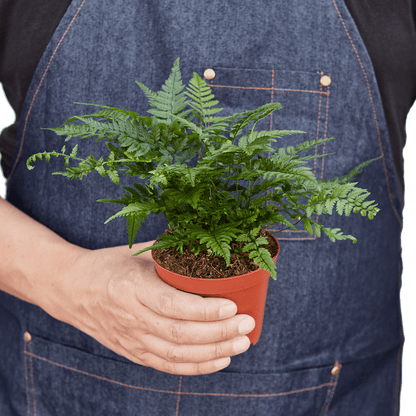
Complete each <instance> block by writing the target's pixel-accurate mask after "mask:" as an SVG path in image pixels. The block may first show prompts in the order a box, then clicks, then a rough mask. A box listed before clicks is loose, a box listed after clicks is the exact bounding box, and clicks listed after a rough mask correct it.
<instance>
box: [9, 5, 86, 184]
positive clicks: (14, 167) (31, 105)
mask: <svg viewBox="0 0 416 416" xmlns="http://www.w3.org/2000/svg"><path fill="white" fill-rule="evenodd" d="M84 3H85V0H84V1H83V2H82V4H81V6H79V9H78V10H77V12H76V13H75V15H74V17H73V18H72V20H71V23H70V24H69V26H68V27H67V28H66V30H65V33H64V34H63V35H62V37H61V39H60V40H59V42H58V45H57V46H56V48H55V50H54V51H53V53H52V56H51V58H50V59H49V62H48V65H47V67H46V69H45V71H44V73H43V75H42V79H41V80H40V82H39V85H38V87H37V89H36V91H35V94H34V95H33V98H32V101H31V103H30V106H29V110H28V112H27V114H26V119H25V125H24V128H23V133H22V139H21V142H20V148H19V153H18V154H17V158H16V161H15V162H14V165H13V168H12V170H11V172H10V175H9V177H8V178H7V181H9V180H10V178H11V177H12V175H13V173H14V171H15V169H16V167H17V164H18V163H19V160H20V156H21V155H22V150H23V144H24V140H25V135H26V127H27V123H28V120H29V115H30V113H31V111H32V107H33V103H34V101H35V98H36V96H37V95H38V92H39V89H40V87H41V85H42V83H43V80H44V79H45V76H46V73H47V72H48V70H49V67H50V65H51V63H52V60H53V58H54V57H55V54H56V52H57V50H58V48H59V46H60V45H61V42H62V41H63V39H64V37H65V36H66V34H67V32H68V30H69V28H70V27H71V26H72V23H73V22H74V20H75V18H76V17H77V16H78V13H79V11H80V10H81V8H82V6H84Z"/></svg>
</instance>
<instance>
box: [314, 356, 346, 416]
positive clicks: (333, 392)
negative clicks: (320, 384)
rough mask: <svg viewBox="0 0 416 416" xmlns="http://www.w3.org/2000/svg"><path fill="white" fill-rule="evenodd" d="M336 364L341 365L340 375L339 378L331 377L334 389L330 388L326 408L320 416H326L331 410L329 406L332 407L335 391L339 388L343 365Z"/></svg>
mask: <svg viewBox="0 0 416 416" xmlns="http://www.w3.org/2000/svg"><path fill="white" fill-rule="evenodd" d="M335 364H338V365H339V373H338V375H337V376H332V377H331V383H332V388H328V392H327V396H326V397H327V398H326V400H325V403H324V406H323V407H322V410H321V413H320V414H319V416H325V415H326V413H327V412H328V410H329V406H331V403H332V399H333V398H334V394H335V389H336V387H337V384H338V380H339V376H340V374H341V369H342V365H341V364H339V363H338V361H337V362H336V363H335ZM328 396H329V397H328Z"/></svg>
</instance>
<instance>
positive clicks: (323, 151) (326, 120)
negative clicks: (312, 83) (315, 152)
mask: <svg viewBox="0 0 416 416" xmlns="http://www.w3.org/2000/svg"><path fill="white" fill-rule="evenodd" d="M328 90H329V87H328ZM328 111H329V91H328V95H327V96H326V114H325V130H324V138H326V133H327V128H328ZM325 149H326V143H324V148H323V150H322V154H323V155H324V154H325ZM324 167H325V157H323V158H322V170H321V180H322V179H323V177H324Z"/></svg>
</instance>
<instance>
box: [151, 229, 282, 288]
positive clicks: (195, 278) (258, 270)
mask: <svg viewBox="0 0 416 416" xmlns="http://www.w3.org/2000/svg"><path fill="white" fill-rule="evenodd" d="M266 231H267V230H266ZM267 232H268V231H267ZM269 234H270V235H271V236H272V237H273V238H274V239H275V241H276V243H277V253H276V254H275V255H274V256H273V261H274V263H275V264H276V260H277V256H278V255H279V253H280V244H279V241H278V240H277V238H276V237H275V236H274V235H273V234H272V233H269ZM151 253H152V259H153V261H154V262H155V264H156V265H157V266H158V267H160V268H161V269H163V270H165V271H166V272H167V273H170V274H172V275H173V276H175V277H178V278H186V279H188V280H194V281H195V282H214V281H222V282H224V281H231V280H235V279H241V278H243V277H248V278H249V277H251V276H253V275H254V274H257V275H259V274H260V273H261V272H263V273H262V274H265V275H268V274H269V273H268V272H266V271H265V270H263V269H260V268H259V269H257V270H253V271H251V272H248V273H244V274H239V275H236V276H229V277H222V278H218V279H206V278H204V277H193V276H185V275H183V274H179V273H176V272H172V271H170V270H168V269H166V268H165V267H163V266H162V265H161V264H160V263H158V262H157V261H156V260H155V258H154V257H153V250H151Z"/></svg>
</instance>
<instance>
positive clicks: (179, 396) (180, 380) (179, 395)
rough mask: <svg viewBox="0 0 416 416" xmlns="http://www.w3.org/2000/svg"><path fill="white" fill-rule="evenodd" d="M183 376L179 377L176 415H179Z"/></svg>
mask: <svg viewBox="0 0 416 416" xmlns="http://www.w3.org/2000/svg"><path fill="white" fill-rule="evenodd" d="M181 386H182V376H180V377H179V390H178V401H177V402H176V416H178V415H179V400H180V398H181Z"/></svg>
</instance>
